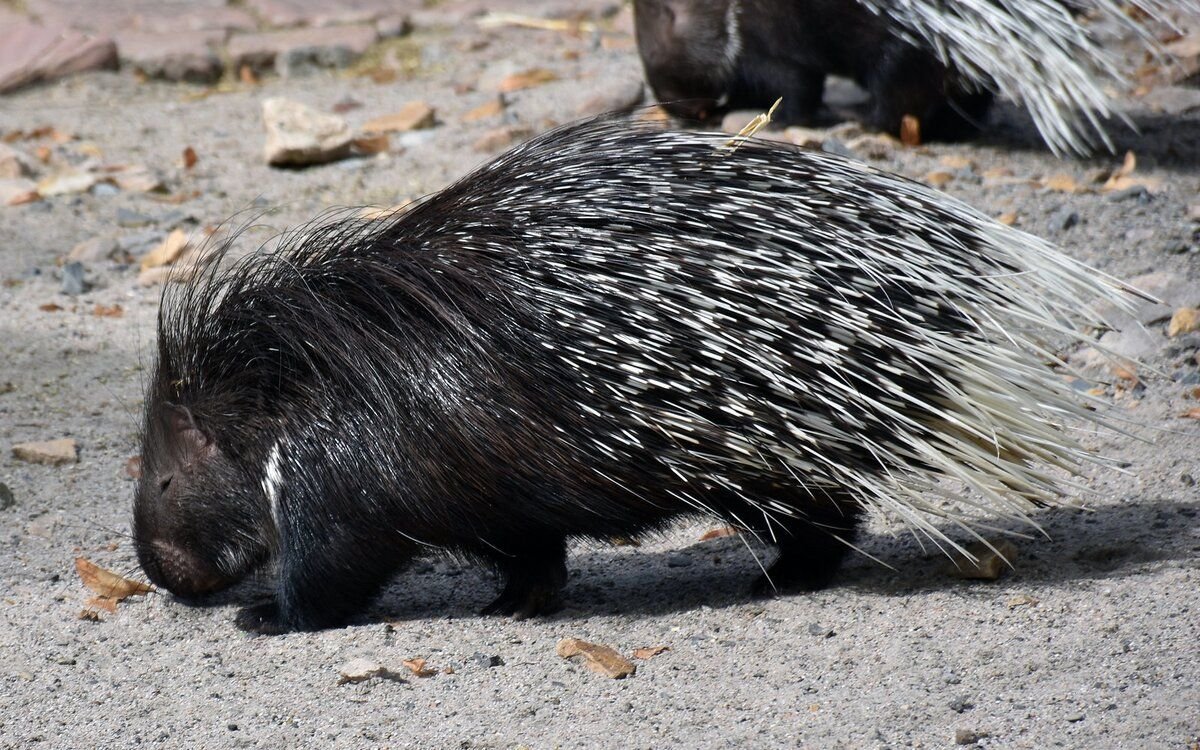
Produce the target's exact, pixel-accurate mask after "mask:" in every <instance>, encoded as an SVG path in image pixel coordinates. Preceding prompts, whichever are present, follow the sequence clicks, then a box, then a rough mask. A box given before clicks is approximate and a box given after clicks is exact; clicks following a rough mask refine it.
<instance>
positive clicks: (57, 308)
mask: <svg viewBox="0 0 1200 750" xmlns="http://www.w3.org/2000/svg"><path fill="white" fill-rule="evenodd" d="M38 309H39V310H41V311H42V312H62V309H63V307H62V305H59V304H57V303H55V302H47V303H46V304H44V305H38Z"/></svg>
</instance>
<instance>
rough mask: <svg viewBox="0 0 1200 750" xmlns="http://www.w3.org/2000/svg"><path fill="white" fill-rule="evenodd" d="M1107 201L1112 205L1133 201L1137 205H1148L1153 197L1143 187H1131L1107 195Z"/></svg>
mask: <svg viewBox="0 0 1200 750" xmlns="http://www.w3.org/2000/svg"><path fill="white" fill-rule="evenodd" d="M1108 199H1109V200H1110V201H1112V202H1113V203H1119V202H1121V201H1129V200H1135V201H1137V202H1138V203H1142V204H1145V203H1149V202H1150V201H1152V200H1154V196H1152V195H1151V194H1150V191H1149V190H1147V189H1146V186H1145V185H1131V186H1129V187H1127V188H1125V189H1124V190H1117V191H1116V192H1112V193H1109V194H1108Z"/></svg>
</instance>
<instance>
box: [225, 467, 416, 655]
mask: <svg viewBox="0 0 1200 750" xmlns="http://www.w3.org/2000/svg"><path fill="white" fill-rule="evenodd" d="M306 491H307V492H309V493H310V494H311V490H301V491H288V490H284V491H283V493H282V496H281V497H280V498H278V505H277V506H276V508H275V512H274V515H275V516H276V518H277V523H278V537H279V538H278V545H279V549H278V556H277V562H276V565H277V570H276V576H277V577H276V582H275V595H274V596H273V597H272V598H271V599H270V600H268V601H266V602H263V603H260V604H257V605H253V606H249V607H245V608H243V609H242V610H241V611H240V612H239V613H238V615H237V618H236V624H237V626H238V627H239V628H241V629H242V630H245V631H249V632H254V633H261V634H264V635H274V634H278V633H286V632H291V631H297V630H321V629H323V628H333V627H341V626H344V625H346V624H347V623H348V622H349V621H350V620H351V619H352V618H353V617H354V616H355V615H357V614H360V613H361V612H362V611H363V610H364V609H366V608H367V606H368V605H370V603H371V601H372V600H373V599H374V598H375V597H376V596H377V595H378V594H379V592H380V591H381V590H382V589H383V588H384V586H386V585H387V583H388V581H389V580H391V578H392V577H393V576H394V575H395V574H396V573H398V572H399V571H400V570H401V569H402V568H403V567H404V564H405V563H406V562H407V561H408V560H409V559H411V557H412V555H413V553H414V550H413V548H412V545H411V543H409V542H408V541H407V540H406V539H404V538H403V537H400V536H398V535H396V534H394V533H393V532H391V531H390V527H389V526H388V524H386V523H373V522H372V520H371V519H370V518H369V517H367V516H355V517H354V518H346V517H344V516H342V517H339V516H338V514H337V513H336V510H335V509H336V508H338V507H346V506H344V505H339V504H338V503H337V502H334V501H333V500H332V499H331V498H328V497H315V496H305V494H304V493H305V492H306Z"/></svg>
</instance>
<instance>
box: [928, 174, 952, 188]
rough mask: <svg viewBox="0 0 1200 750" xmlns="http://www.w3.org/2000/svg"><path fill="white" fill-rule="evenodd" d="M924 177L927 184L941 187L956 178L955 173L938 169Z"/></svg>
mask: <svg viewBox="0 0 1200 750" xmlns="http://www.w3.org/2000/svg"><path fill="white" fill-rule="evenodd" d="M922 179H923V180H924V181H925V184H927V185H929V186H930V187H935V188H939V189H940V188H944V187H946V186H947V185H949V184H950V182H951V181H952V180H953V179H954V175H952V174H950V173H949V172H942V171H937V172H929V173H927V174H926V175H925V177H924V178H922Z"/></svg>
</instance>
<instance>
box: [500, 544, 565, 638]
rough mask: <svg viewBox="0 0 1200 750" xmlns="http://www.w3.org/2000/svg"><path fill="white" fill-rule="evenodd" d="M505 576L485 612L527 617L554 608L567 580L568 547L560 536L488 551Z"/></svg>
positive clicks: (522, 618) (559, 601) (516, 617)
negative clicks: (509, 550) (514, 549)
mask: <svg viewBox="0 0 1200 750" xmlns="http://www.w3.org/2000/svg"><path fill="white" fill-rule="evenodd" d="M487 557H488V559H489V560H490V561H491V563H492V564H493V565H494V566H495V567H496V569H497V570H498V571H499V572H500V575H501V577H502V578H503V579H504V589H503V590H502V591H501V592H500V595H499V596H498V597H496V599H495V600H494V601H493V602H492V603H491V604H489V605H488V606H486V607H484V608H483V611H482V612H481V613H480V614H484V615H511V616H512V617H513V619H516V620H526V619H529V618H530V617H535V616H537V615H539V614H546V613H549V612H552V611H554V610H555V609H557V608H558V607H559V606H560V603H561V600H560V592H561V591H562V588H563V586H565V585H566V584H567V563H566V560H567V548H566V544H565V542H564V541H563V539H561V538H558V539H554V538H544V539H541V540H530V541H528V542H525V543H524V544H523V545H522V547H521V550H520V551H519V552H515V553H513V554H504V553H502V552H497V551H495V550H491V551H490V553H489V554H488V555H487Z"/></svg>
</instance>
